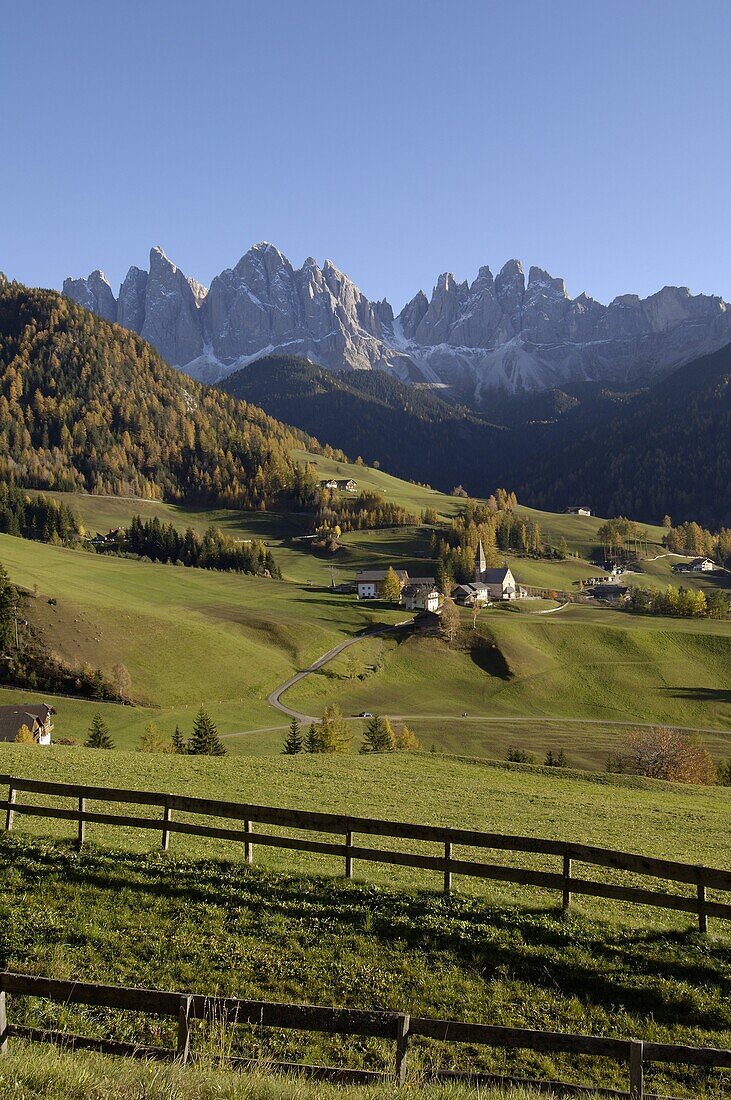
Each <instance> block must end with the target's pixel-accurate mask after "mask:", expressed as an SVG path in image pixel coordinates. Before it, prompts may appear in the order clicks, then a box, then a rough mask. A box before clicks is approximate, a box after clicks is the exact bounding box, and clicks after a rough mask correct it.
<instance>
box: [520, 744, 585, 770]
mask: <svg viewBox="0 0 731 1100" xmlns="http://www.w3.org/2000/svg"><path fill="white" fill-rule="evenodd" d="M505 759H506V760H509V761H510V762H511V764H536V763H538V761H537V760H536V757H535V755H534V754H533V753H532V752H526V750H525V749H519V748H516V747H515V746H514V745H511V746H510V748H509V749H508V752H507V755H506V757H505ZM543 766H544V768H568V766H569V762H568V759H567V757H566V753H565V752H564V750H563V749H558V750H557V751H556V752H554V750H553V749H549V750H548V752H547V753H546V755H545V758H544V760H543Z"/></svg>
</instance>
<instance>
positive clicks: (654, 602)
mask: <svg viewBox="0 0 731 1100" xmlns="http://www.w3.org/2000/svg"><path fill="white" fill-rule="evenodd" d="M625 606H626V607H627V609H628V610H629V611H633V612H635V613H636V614H644V615H679V616H681V617H683V618H692V617H700V618H708V619H726V618H728V614H729V597H728V595H727V594H726V593H725V592H722V591H721V590H720V589H714V590H712V591H711V592H708V593H706V592H704V591H703V590H702V589H693V588H684V587H683V586H682V585H681V586H680V587H679V588H675V587H674V586H673V585H672V584H669V585H668V586H667V588H665V589H664V590H663V591H660V592H658V591H656V590H655V589H652V588H635V587H634V586H633V587H632V589H631V590H630V594H629V598H628V600H627V603H626V605H625Z"/></svg>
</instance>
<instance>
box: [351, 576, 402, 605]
mask: <svg viewBox="0 0 731 1100" xmlns="http://www.w3.org/2000/svg"><path fill="white" fill-rule="evenodd" d="M387 572H388V570H387V569H359V570H358V572H357V573H356V575H355V583H356V587H357V589H358V599H359V600H377V599H379V598H380V596H381V589H382V588H383V582H384V580H385V578H386V573H387ZM395 573H396V576H397V577H398V581H399V585H400V586H401V590H402V591H403V589H404V588H405V587H406V585H407V584H408V583H409V575H408V573H407V572H406V570H405V569H396V570H395Z"/></svg>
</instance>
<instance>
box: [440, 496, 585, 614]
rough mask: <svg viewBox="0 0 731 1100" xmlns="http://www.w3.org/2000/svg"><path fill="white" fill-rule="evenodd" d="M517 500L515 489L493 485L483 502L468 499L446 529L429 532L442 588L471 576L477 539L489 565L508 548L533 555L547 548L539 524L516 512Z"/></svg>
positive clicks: (447, 588)
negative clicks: (510, 491) (510, 489)
mask: <svg viewBox="0 0 731 1100" xmlns="http://www.w3.org/2000/svg"><path fill="white" fill-rule="evenodd" d="M517 503H518V501H517V498H516V496H515V493H509V492H508V491H507V490H505V489H496V490H495V492H494V493H493V494H491V495H490V496H489V497H488V499H487V501H486V502H485V504H479V503H477V502H475V501H468V502H467V503H466V504H465V506H464V508H463V509H462V511H461V512H460V513H459V515H458V516H455V517H454V519H453V520H452V523H451V526H450V528H449V529H448V530H447V531H446V532H444V531H443V530H435V531H433V532H432V537H431V554H432V556H433V557H435V558H437V561H438V564H437V584H438V585H439V588H440V590H441V591H442V592H444V593H447V592H449V591H450V590H451V588H452V585H453V584H454V582H455V581H456V582H457V583H464V582H467V581H471V580H473V579H474V575H475V562H476V559H477V548H478V544H479V543H480V542H482V547H483V550H484V551H485V561H486V564H487V568H488V569H490V568H494V567H495V566H498V565H499V564H500V562H501V560H502V554H503V553H504V552H505V551H508V550H512V551H515V552H517V553H523V554H535V555H543V554H544V553H545V552H546V550H545V546H544V542H543V536H542V533H541V527H540V524H539V523H536V522H535V521H534V520H533V519H531V518H530V517H529V516H519V515H517V514H516V513H515V511H514V509H515V508H516V506H517ZM566 553H568V551H566Z"/></svg>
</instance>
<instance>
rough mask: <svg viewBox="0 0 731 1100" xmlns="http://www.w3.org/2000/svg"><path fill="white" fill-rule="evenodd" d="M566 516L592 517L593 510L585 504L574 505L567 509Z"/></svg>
mask: <svg viewBox="0 0 731 1100" xmlns="http://www.w3.org/2000/svg"><path fill="white" fill-rule="evenodd" d="M566 515H569V516H590V515H591V508H587V506H586V505H585V504H572V505H571V506H570V507H569V508H567V509H566Z"/></svg>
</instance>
